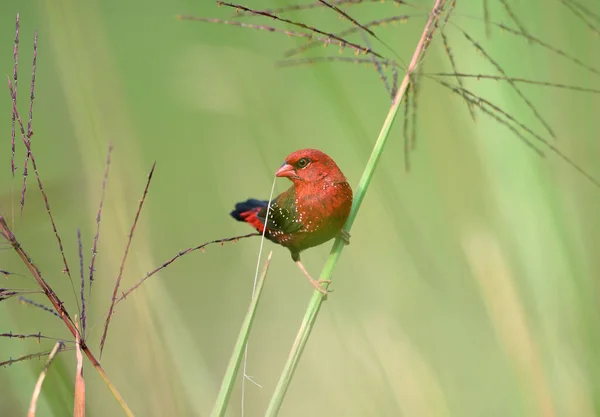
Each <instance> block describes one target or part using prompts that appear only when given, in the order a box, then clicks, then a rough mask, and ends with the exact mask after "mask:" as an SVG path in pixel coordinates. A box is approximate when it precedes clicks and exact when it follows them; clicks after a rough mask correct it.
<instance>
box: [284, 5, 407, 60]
mask: <svg viewBox="0 0 600 417" xmlns="http://www.w3.org/2000/svg"><path fill="white" fill-rule="evenodd" d="M415 16H418V15H401V16H391V17H387V18H384V19H377V20H372V21H370V22H367V23H364V24H362V25H361V27H364V28H370V27H376V26H385V25H386V24H388V23H392V24H394V23H396V22H400V23H405V22H406V21H408V19H409V18H411V17H415ZM361 27H358V26H353V27H351V28H348V29H345V30H342V31H340V32H337V33H335V35H336V36H338V37H340V38H343V37H345V36H348V35H352V34H353V33H356V32H358V31H360V30H361ZM319 42H321V43H322V42H323V40H322V38H317V39H315V38H311V39H310V40H309V41H307V42H306V43H305V44H304V45H300V46H297V47H295V48H292V49H289V50H287V51H285V52H284V53H283V56H284V57H286V58H290V57H292V56H294V55H298V54H300V53H302V52H305V51H307V50H308V49H311V48H313V47H316V46H320V45H321V43H319ZM367 47H368V48H371V47H370V46H367Z"/></svg>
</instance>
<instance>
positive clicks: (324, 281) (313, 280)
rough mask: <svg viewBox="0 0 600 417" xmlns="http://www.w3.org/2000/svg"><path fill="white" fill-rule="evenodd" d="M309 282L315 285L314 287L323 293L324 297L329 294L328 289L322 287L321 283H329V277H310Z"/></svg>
mask: <svg viewBox="0 0 600 417" xmlns="http://www.w3.org/2000/svg"><path fill="white" fill-rule="evenodd" d="M310 284H311V285H312V286H313V287H315V289H316V290H317V291H319V292H320V293H321V294H323V295H324V296H325V297H327V294H329V291H328V290H327V288H323V286H322V284H331V280H330V279H321V280H319V281H317V280H315V279H312V278H310Z"/></svg>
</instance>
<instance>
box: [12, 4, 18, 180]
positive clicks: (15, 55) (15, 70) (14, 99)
mask: <svg viewBox="0 0 600 417" xmlns="http://www.w3.org/2000/svg"><path fill="white" fill-rule="evenodd" d="M13 60H14V65H13V82H14V84H15V91H14V93H13V94H12V95H11V98H12V102H13V107H15V108H16V107H17V87H18V83H19V80H18V73H19V13H17V17H16V19H15V46H14V48H13ZM16 121H17V120H16V114H15V112H14V111H13V112H12V129H11V139H12V141H11V152H12V153H11V159H10V169H11V173H12V176H13V178H14V176H15V171H16V170H17V167H16V166H15V137H16V130H15V124H16Z"/></svg>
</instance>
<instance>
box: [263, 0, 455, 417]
mask: <svg viewBox="0 0 600 417" xmlns="http://www.w3.org/2000/svg"><path fill="white" fill-rule="evenodd" d="M444 3H445V1H444V0H435V4H434V6H433V9H432V12H431V13H430V15H429V19H428V20H427V24H426V25H425V28H424V30H423V34H422V35H421V38H420V40H419V43H418V44H417V47H416V49H415V52H414V54H413V57H412V59H411V61H410V64H409V65H408V68H407V70H406V74H405V75H404V78H403V79H402V84H401V85H400V88H399V89H398V92H397V93H396V96H395V97H394V101H393V103H392V106H391V108H390V110H389V112H388V115H387V117H386V118H385V121H384V122H383V126H382V128H381V131H380V133H379V137H378V138H377V141H376V142H375V146H374V147H373V151H372V152H371V156H370V157H369V161H368V162H367V166H366V167H365V170H364V172H363V175H362V177H361V179H360V181H359V183H358V187H357V189H356V193H355V195H354V202H353V204H352V210H351V211H350V216H349V217H348V221H347V222H346V224H345V226H344V230H346V231H347V232H349V231H350V228H351V227H352V224H353V223H354V220H355V219H356V215H357V213H358V210H359V209H360V206H361V204H362V201H363V199H364V198H365V194H366V192H367V189H368V188H369V184H370V183H371V179H372V178H373V174H374V173H375V168H376V167H377V163H378V162H379V158H380V157H381V154H382V153H383V148H384V146H385V144H386V142H387V140H388V137H389V132H390V129H391V128H392V125H393V123H394V119H395V118H396V114H397V113H398V109H399V107H400V103H401V101H402V98H403V97H404V95H405V94H406V91H407V89H408V86H409V85H410V82H411V75H412V73H413V72H414V71H415V69H416V68H417V66H418V64H419V62H420V61H421V59H422V57H423V55H424V53H425V51H426V49H427V46H428V45H429V43H430V41H431V36H432V35H433V32H434V30H435V28H436V25H437V21H438V20H439V16H440V14H441V12H442V9H443V6H444ZM343 248H344V243H343V240H342V239H341V238H339V237H338V238H337V239H336V240H335V242H334V244H333V247H332V248H331V252H330V253H329V257H328V258H327V261H326V263H325V266H324V267H323V270H322V271H321V275H320V278H319V279H321V280H329V279H331V275H332V273H333V270H334V268H335V266H336V264H337V261H338V259H339V258H340V255H341V254H342V250H343ZM323 301H324V296H323V294H321V293H320V292H319V291H315V292H314V293H313V296H312V298H311V299H310V303H309V305H308V308H307V310H306V313H305V314H304V318H303V320H302V324H301V325H300V329H299V331H298V335H297V336H296V340H295V341H294V344H293V346H292V349H291V351H290V354H289V356H288V359H287V361H286V363H285V366H284V368H283V371H282V373H281V375H280V377H279V382H278V383H277V386H276V387H275V391H274V393H273V396H272V397H271V401H270V403H269V408H268V409H267V412H266V414H265V416H266V417H275V416H277V414H278V413H279V410H280V408H281V405H282V403H283V399H284V397H285V394H286V392H287V390H288V388H289V385H290V382H291V380H292V377H293V375H294V372H295V370H296V367H297V366H298V362H299V360H300V356H301V355H302V352H303V351H304V347H305V346H306V342H307V341H308V338H309V337H310V333H311V331H312V329H313V327H314V324H315V321H316V319H317V316H318V314H319V310H320V309H321V305H322V303H323Z"/></svg>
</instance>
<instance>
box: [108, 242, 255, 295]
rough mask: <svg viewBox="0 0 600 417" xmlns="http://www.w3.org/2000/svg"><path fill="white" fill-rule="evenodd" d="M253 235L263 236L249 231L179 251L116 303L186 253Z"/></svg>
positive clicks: (147, 274)
mask: <svg viewBox="0 0 600 417" xmlns="http://www.w3.org/2000/svg"><path fill="white" fill-rule="evenodd" d="M253 236H261V234H260V233H256V232H255V233H248V234H247V235H242V236H234V237H227V238H224V239H216V240H211V241H210V242H205V243H203V244H201V245H198V246H194V247H191V248H187V249H185V250H182V251H179V252H178V253H177V255H175V256H173V257H172V258H171V259H169V260H167V261H165V262H163V264H162V265H161V266H159V267H158V268H155V269H153V270H152V271H150V272H148V273H146V275H144V277H143V278H142V279H140V280H139V281H138V282H137V283H136V284H135V285H133V286H132V287H131V288H129V289H128V290H127V291H125V292H123V293H122V294H121V296H120V297H119V298H118V299H117V301H116V302H115V304H118V303H120V302H121V301H123V300H124V299H125V298H127V297H128V296H129V294H131V293H132V292H133V291H134V290H136V289H137V288H138V287H139V286H140V285H142V284H143V283H144V281H146V280H147V279H148V278H150V277H151V276H152V275H154V274H156V273H158V272H159V271H161V270H163V269H165V268H166V267H167V266H169V265H171V264H172V263H173V262H175V261H176V260H177V259H179V258H181V257H182V256H184V255H187V254H188V253H190V252H194V251H197V250H201V251H202V252H204V249H205V248H206V247H207V246H209V245H213V244H215V243H219V244H221V246H223V244H224V243H227V242H233V243H237V241H238V240H240V239H246V238H249V237H253Z"/></svg>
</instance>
